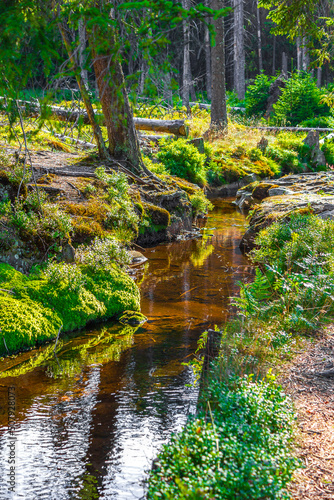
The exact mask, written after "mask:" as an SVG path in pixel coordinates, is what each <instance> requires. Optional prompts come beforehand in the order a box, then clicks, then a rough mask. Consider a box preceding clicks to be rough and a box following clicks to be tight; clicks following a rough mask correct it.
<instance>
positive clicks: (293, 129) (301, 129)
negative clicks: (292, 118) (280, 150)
mask: <svg viewBox="0 0 334 500" xmlns="http://www.w3.org/2000/svg"><path fill="white" fill-rule="evenodd" d="M248 128H250V129H257V130H289V131H290V132H311V131H312V130H315V131H318V132H333V130H334V129H333V128H316V127H255V126H254V127H248Z"/></svg>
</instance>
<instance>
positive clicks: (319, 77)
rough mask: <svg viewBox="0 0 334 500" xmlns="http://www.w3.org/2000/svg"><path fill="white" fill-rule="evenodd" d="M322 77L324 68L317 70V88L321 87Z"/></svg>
mask: <svg viewBox="0 0 334 500" xmlns="http://www.w3.org/2000/svg"><path fill="white" fill-rule="evenodd" d="M321 76H322V68H321V67H319V68H317V87H318V88H320V87H321Z"/></svg>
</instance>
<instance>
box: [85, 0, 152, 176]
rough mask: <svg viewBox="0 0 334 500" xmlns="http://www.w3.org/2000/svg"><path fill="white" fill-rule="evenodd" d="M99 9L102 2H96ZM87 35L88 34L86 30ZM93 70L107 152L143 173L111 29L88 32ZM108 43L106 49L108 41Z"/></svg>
mask: <svg viewBox="0 0 334 500" xmlns="http://www.w3.org/2000/svg"><path fill="white" fill-rule="evenodd" d="M94 6H95V7H99V0H95V1H94ZM87 31H88V30H87ZM88 40H89V44H90V47H91V50H92V57H93V67H94V72H95V76H96V81H97V85H98V89H99V96H100V103H101V106H102V111H103V115H104V119H105V125H106V127H107V133H108V139H109V144H108V150H109V153H110V155H111V156H112V157H115V158H120V159H124V160H128V161H129V162H130V164H131V168H134V169H135V170H136V171H138V169H139V170H144V164H143V161H142V158H141V153H140V148H139V142H138V138H137V133H136V130H135V126H134V122H133V115H132V112H131V108H130V104H129V99H128V96H127V92H126V87H125V80H124V75H123V70H122V67H121V63H120V60H119V54H118V50H119V49H118V47H117V44H116V33H115V30H114V28H113V27H112V25H109V26H108V27H107V28H104V27H103V26H100V25H94V26H93V27H92V28H91V29H90V30H89V31H88ZM106 40H108V41H109V43H108V44H107V47H106V48H105V45H106V44H105V41H106Z"/></svg>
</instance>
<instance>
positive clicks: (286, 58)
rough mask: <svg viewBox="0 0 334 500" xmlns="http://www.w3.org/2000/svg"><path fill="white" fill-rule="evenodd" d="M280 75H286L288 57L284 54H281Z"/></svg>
mask: <svg viewBox="0 0 334 500" xmlns="http://www.w3.org/2000/svg"><path fill="white" fill-rule="evenodd" d="M282 73H283V75H285V76H287V75H288V56H287V54H286V52H282Z"/></svg>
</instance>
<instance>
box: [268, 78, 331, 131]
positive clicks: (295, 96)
mask: <svg viewBox="0 0 334 500" xmlns="http://www.w3.org/2000/svg"><path fill="white" fill-rule="evenodd" d="M322 98H323V90H321V89H319V88H318V87H317V85H316V82H315V80H314V79H313V78H312V77H311V75H309V74H308V73H302V72H300V73H294V74H293V75H292V76H291V78H289V80H287V82H286V86H285V87H284V88H283V90H282V93H281V95H280V98H279V100H278V101H277V103H276V104H274V120H275V122H276V123H277V124H279V125H298V124H299V123H301V122H303V121H304V120H308V119H311V118H315V117H317V116H329V114H330V110H329V107H328V106H327V104H324V103H323V102H322Z"/></svg>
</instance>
